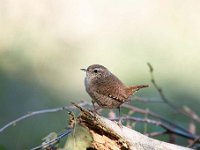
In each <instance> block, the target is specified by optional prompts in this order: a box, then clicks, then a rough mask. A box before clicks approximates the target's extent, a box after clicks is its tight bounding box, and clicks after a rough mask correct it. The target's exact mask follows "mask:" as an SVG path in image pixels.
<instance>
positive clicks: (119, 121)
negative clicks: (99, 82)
mask: <svg viewBox="0 0 200 150" xmlns="http://www.w3.org/2000/svg"><path fill="white" fill-rule="evenodd" d="M118 111H119V115H118V116H119V120H118V123H117V124H118V125H119V127H122V122H121V118H120V112H121V108H120V106H119V107H118Z"/></svg>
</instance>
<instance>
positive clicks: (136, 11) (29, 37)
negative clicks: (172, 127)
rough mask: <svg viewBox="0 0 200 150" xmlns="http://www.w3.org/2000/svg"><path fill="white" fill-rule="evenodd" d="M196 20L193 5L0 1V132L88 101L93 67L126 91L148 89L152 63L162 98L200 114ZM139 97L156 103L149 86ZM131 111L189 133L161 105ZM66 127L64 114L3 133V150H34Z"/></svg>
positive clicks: (154, 0) (199, 12)
mask: <svg viewBox="0 0 200 150" xmlns="http://www.w3.org/2000/svg"><path fill="white" fill-rule="evenodd" d="M199 17H200V1H198V0H194V1H189V0H184V1H179V0H177V1H174V0H169V1H159V0H140V1H138V0H126V1H116V0H111V1H106V0H101V1H91V0H86V1H81V0H76V1H74V0H57V1H53V0H42V1H40V0H34V1H33V0H29V1H27V0H18V1H15V0H0V127H2V126H3V125H5V124H6V123H8V122H10V121H12V120H14V119H16V118H17V117H19V116H22V115H24V114H26V113H27V112H31V111H36V110H40V109H49V108H54V107H60V106H64V105H68V104H70V102H72V101H73V102H78V101H80V100H84V101H90V97H89V96H88V95H87V93H86V92H85V89H84V84H83V80H84V76H85V74H84V73H83V72H81V71H80V68H86V67H87V66H89V65H91V64H94V63H99V64H102V65H104V66H106V67H107V68H109V69H110V70H111V71H112V72H113V73H114V74H116V75H117V76H118V77H119V78H120V79H121V80H122V81H123V82H124V83H126V84H127V85H131V84H144V83H145V84H146V83H147V84H150V76H149V70H148V68H147V65H146V62H150V63H151V64H152V65H153V66H154V69H155V76H156V80H157V81H158V83H159V85H161V86H162V88H163V90H164V92H165V94H166V95H167V97H168V98H169V99H170V100H171V101H173V102H174V103H175V104H177V105H179V106H183V105H187V106H189V107H190V108H191V109H192V110H194V111H195V112H196V113H197V114H200V109H199V108H200V99H199V97H200V92H199V89H200V83H199V77H200V69H199V63H200V56H199V54H200V42H199V41H200V30H199V27H200V20H199ZM137 95H138V96H143V97H146V98H152V99H157V100H159V95H158V94H157V92H156V90H155V89H154V88H153V86H151V87H150V88H149V89H146V90H143V91H141V92H139V93H138V94H137ZM136 105H137V106H139V107H143V108H149V109H151V110H153V111H155V112H157V113H159V114H162V115H163V116H165V117H166V118H169V119H170V120H172V121H173V122H175V123H178V124H180V125H182V126H184V127H185V128H188V122H189V119H188V118H185V117H181V116H180V115H176V114H175V115H174V112H173V111H172V110H171V109H170V108H169V107H168V106H167V105H165V104H155V103H154V104H146V103H145V104H144V103H136ZM66 126H67V112H60V113H54V114H45V115H40V116H36V117H32V118H29V119H27V120H24V121H22V122H20V123H18V124H17V125H16V126H15V127H11V128H9V129H7V130H5V131H4V132H2V133H0V149H29V148H33V147H35V146H37V145H39V144H40V143H41V139H42V138H43V137H45V136H46V135H47V134H48V133H50V132H52V131H55V132H59V131H62V130H63V129H64V128H65V127H66ZM141 128H142V129H143V127H141V126H139V127H138V130H140V129H141ZM142 129H141V131H142ZM197 132H200V129H199V127H198V124H197ZM177 143H178V144H180V145H187V143H186V142H185V141H184V140H180V141H178V142H177Z"/></svg>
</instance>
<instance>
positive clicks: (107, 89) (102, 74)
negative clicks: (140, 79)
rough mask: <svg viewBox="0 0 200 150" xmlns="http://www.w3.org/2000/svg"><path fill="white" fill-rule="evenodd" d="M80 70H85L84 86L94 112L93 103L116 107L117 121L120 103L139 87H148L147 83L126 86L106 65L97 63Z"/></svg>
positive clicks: (103, 106)
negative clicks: (117, 110)
mask: <svg viewBox="0 0 200 150" xmlns="http://www.w3.org/2000/svg"><path fill="white" fill-rule="evenodd" d="M81 70H82V71H85V72H86V77H85V88H86V91H87V93H88V94H89V95H90V97H91V98H92V104H93V107H94V112H96V108H95V103H97V104H98V105H99V106H100V107H101V108H111V109H112V108H118V109H119V121H120V105H121V104H123V103H124V102H126V101H128V100H129V99H130V97H131V96H132V95H133V94H134V93H136V92H137V91H138V90H139V89H141V88H146V87H148V85H135V86H126V85H124V84H123V83H122V82H121V81H120V80H119V79H118V78H117V77H116V76H115V75H114V74H112V73H111V72H110V71H109V70H108V69H107V68H106V67H104V66H102V65H99V64H94V65H91V66H89V67H88V68H87V69H81Z"/></svg>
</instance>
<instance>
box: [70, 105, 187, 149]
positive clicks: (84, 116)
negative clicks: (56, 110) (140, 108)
mask: <svg viewBox="0 0 200 150" xmlns="http://www.w3.org/2000/svg"><path fill="white" fill-rule="evenodd" d="M76 107H78V108H79V109H80V111H81V112H80V115H79V117H78V118H77V123H78V124H79V125H80V126H81V127H82V128H84V129H86V132H88V133H89V135H90V136H91V138H90V139H91V140H90V141H89V143H88V144H87V146H86V147H85V148H83V147H82V148H83V149H93V150H95V149H98V150H121V149H122V150H190V148H186V147H182V146H178V145H174V144H170V143H166V142H163V141H159V140H155V139H152V138H149V137H147V136H145V135H143V134H141V133H139V132H137V131H134V130H132V129H130V128H127V127H125V126H119V125H118V124H117V123H116V122H114V121H111V120H109V119H107V118H104V117H102V116H99V115H97V114H94V113H92V112H90V111H88V110H87V109H84V108H82V107H80V106H77V105H76ZM75 130H76V129H75ZM74 134H75V135H74V136H73V137H75V136H76V134H78V137H79V138H80V137H81V136H83V135H81V134H82V133H78V132H76V133H74ZM83 134H84V135H85V137H86V133H85V132H83ZM87 139H88V138H87ZM83 140H84V138H82V139H81V140H76V142H80V141H82V142H83ZM76 144H77V145H78V143H76ZM66 145H69V142H68V143H66ZM75 149H76V148H75Z"/></svg>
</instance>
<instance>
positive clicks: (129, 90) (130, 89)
mask: <svg viewBox="0 0 200 150" xmlns="http://www.w3.org/2000/svg"><path fill="white" fill-rule="evenodd" d="M147 87H149V85H135V86H129V87H127V88H126V92H127V94H129V95H132V94H134V93H135V92H137V91H138V90H140V89H142V88H147Z"/></svg>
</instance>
